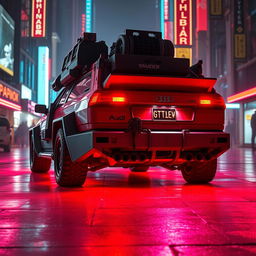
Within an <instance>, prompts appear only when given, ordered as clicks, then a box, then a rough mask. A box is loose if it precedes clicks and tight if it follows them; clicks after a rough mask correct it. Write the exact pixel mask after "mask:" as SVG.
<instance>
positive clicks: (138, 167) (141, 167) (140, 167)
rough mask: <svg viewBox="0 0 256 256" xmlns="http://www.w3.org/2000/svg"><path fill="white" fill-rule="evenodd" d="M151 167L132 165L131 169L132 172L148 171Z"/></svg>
mask: <svg viewBox="0 0 256 256" xmlns="http://www.w3.org/2000/svg"><path fill="white" fill-rule="evenodd" d="M148 169H149V166H145V165H143V166H134V167H131V168H130V170H131V171H132V172H146V171H147V170H148Z"/></svg>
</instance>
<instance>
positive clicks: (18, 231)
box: [0, 148, 256, 256]
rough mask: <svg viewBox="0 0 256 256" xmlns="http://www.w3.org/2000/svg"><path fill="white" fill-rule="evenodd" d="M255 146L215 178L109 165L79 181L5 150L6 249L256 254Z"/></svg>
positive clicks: (2, 210)
mask: <svg viewBox="0 0 256 256" xmlns="http://www.w3.org/2000/svg"><path fill="white" fill-rule="evenodd" d="M255 164H256V153H255V152H254V151H251V149H249V148H243V149H242V148H233V149H231V150H229V151H228V152H227V153H225V154H224V155H223V156H222V157H221V158H220V159H219V164H218V171H217V176H216V178H215V179H214V181H213V182H212V183H211V184H209V185H188V184H185V183H184V180H183V179H182V177H181V174H180V173H179V172H178V171H167V170H165V169H161V168H158V167H154V168H150V170H149V171H148V172H147V173H132V172H130V171H129V170H128V169H123V168H106V169H104V170H102V171H98V172H96V173H89V176H88V179H87V181H86V183H85V185H84V186H83V187H80V188H61V187H59V186H57V185H56V183H55V180H54V175H53V171H52V170H51V171H50V172H49V173H47V174H35V173H31V172H30V170H29V164H28V151H27V149H24V148H14V149H13V150H12V152H11V153H3V152H0V177H1V178H0V190H1V193H0V237H1V239H0V255H8V256H11V255H15V256H17V255H18V256H23V255H26V256H30V255H39V256H40V255H76V256H77V255H78V256H80V255H111V256H112V255H154V256H155V255H189V256H190V255H192V256H193V255H232V256H233V255H234V256H236V255H246V256H247V255H255V254H256V246H255V244H256V235H255V230H256V214H255V212H256V193H255V185H256V167H255V166H256V165H255Z"/></svg>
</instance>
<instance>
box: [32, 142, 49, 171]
mask: <svg viewBox="0 0 256 256" xmlns="http://www.w3.org/2000/svg"><path fill="white" fill-rule="evenodd" d="M29 153H30V154H29V155H30V169H31V171H32V172H37V173H44V172H48V171H49V169H50V167H51V159H50V158H46V157H40V156H38V154H37V153H36V151H35V148H34V143H33V140H32V138H30V143H29Z"/></svg>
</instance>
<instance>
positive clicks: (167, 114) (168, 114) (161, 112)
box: [152, 108, 176, 120]
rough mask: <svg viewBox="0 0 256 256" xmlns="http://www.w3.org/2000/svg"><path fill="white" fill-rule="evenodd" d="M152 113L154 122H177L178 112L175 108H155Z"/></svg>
mask: <svg viewBox="0 0 256 256" xmlns="http://www.w3.org/2000/svg"><path fill="white" fill-rule="evenodd" d="M152 113H153V120H176V111H175V109H173V108H171V109H163V108H154V109H153V112H152Z"/></svg>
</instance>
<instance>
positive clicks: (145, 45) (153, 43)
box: [110, 29, 174, 58]
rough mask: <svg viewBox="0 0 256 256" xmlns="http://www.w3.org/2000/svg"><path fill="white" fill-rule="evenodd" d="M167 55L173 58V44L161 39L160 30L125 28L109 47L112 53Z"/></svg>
mask: <svg viewBox="0 0 256 256" xmlns="http://www.w3.org/2000/svg"><path fill="white" fill-rule="evenodd" d="M115 53H116V54H129V55H152V56H168V57H171V58H173V56H174V46H173V43H172V42H171V41H169V40H164V39H162V33H161V32H154V31H143V30H131V29H127V30H126V33H125V35H120V37H119V38H118V40H117V41H116V42H115V43H113V45H112V47H111V52H110V56H111V55H113V54H115Z"/></svg>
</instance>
